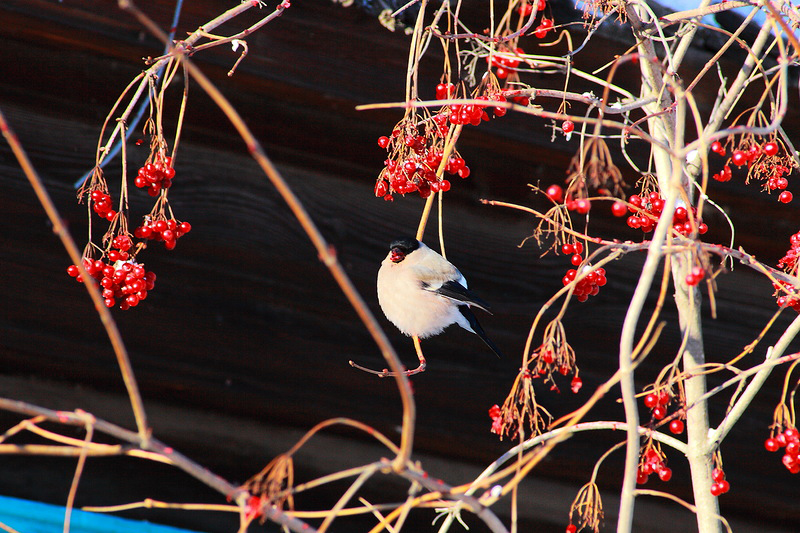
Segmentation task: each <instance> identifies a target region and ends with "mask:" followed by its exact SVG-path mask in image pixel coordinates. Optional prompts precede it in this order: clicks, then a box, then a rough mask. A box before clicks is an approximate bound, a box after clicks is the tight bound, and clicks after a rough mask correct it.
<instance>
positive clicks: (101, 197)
mask: <svg viewBox="0 0 800 533" xmlns="http://www.w3.org/2000/svg"><path fill="white" fill-rule="evenodd" d="M90 198H91V199H92V200H91V201H92V210H93V211H94V212H95V213H97V214H98V215H99V216H101V217H103V218H104V219H106V220H108V221H109V222H111V221H112V220H114V217H115V216H117V212H116V211H114V208H113V206H112V205H111V196H109V195H108V194H106V193H104V192H103V191H101V190H100V189H95V190H93V191H92V192H91V194H90Z"/></svg>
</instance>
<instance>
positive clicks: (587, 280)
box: [561, 265, 607, 302]
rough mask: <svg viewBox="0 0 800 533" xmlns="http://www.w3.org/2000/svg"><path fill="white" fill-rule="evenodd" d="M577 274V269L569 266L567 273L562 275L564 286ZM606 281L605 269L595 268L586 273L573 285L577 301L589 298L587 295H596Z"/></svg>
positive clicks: (588, 266)
mask: <svg viewBox="0 0 800 533" xmlns="http://www.w3.org/2000/svg"><path fill="white" fill-rule="evenodd" d="M585 268H591V266H590V265H587V266H586V267H585ZM577 276H578V271H577V270H575V269H574V268H571V269H569V270H567V273H566V274H565V275H564V278H563V279H562V280H561V281H562V283H563V284H564V285H565V286H566V285H569V284H570V283H572V282H573V281H574V280H575V278H576V277H577ZM606 283H607V280H606V271H605V269H604V268H597V269H595V270H592V271H591V272H589V273H588V274H586V276H584V277H583V279H581V280H580V281H579V282H578V284H577V285H575V289H574V291H573V295H574V296H575V298H576V299H577V300H578V301H579V302H585V301H586V300H588V299H589V296H597V294H598V293H599V292H600V287H602V286H603V285H605V284H606Z"/></svg>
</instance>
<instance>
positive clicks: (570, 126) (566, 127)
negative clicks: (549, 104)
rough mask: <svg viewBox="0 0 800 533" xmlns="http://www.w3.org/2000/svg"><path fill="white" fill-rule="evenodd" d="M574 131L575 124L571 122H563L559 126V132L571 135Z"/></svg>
mask: <svg viewBox="0 0 800 533" xmlns="http://www.w3.org/2000/svg"><path fill="white" fill-rule="evenodd" d="M574 130H575V123H574V122H572V121H571V120H565V121H564V123H563V124H561V131H563V132H564V133H572V132H573V131H574Z"/></svg>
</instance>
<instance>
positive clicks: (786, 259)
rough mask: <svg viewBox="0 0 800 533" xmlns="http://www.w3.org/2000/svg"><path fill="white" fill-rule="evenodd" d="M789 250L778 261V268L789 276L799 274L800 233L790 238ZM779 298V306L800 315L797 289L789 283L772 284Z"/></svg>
mask: <svg viewBox="0 0 800 533" xmlns="http://www.w3.org/2000/svg"><path fill="white" fill-rule="evenodd" d="M789 243H790V246H789V249H788V250H787V251H786V253H785V254H784V256H783V257H781V259H780V260H779V261H778V268H782V269H783V270H784V271H785V272H788V273H789V274H792V275H794V274H796V273H797V265H798V262H797V260H798V258H799V257H800V232H797V233H795V234H794V235H792V236H791V237H789ZM772 286H773V288H774V289H775V293H776V295H779V296H777V304H778V306H779V307H791V308H792V309H794V310H795V311H797V312H798V313H800V295H798V294H797V288H796V287H795V286H794V285H792V284H791V283H789V282H786V281H780V280H776V281H775V282H774V283H773V284H772Z"/></svg>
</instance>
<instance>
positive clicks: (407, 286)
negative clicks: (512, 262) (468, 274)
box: [378, 237, 502, 364]
mask: <svg viewBox="0 0 800 533" xmlns="http://www.w3.org/2000/svg"><path fill="white" fill-rule="evenodd" d="M378 303H379V304H380V307H381V310H383V313H384V314H385V315H386V318H387V319H389V321H390V322H391V323H392V324H394V325H395V326H397V329H399V330H400V331H401V332H402V333H403V334H405V335H408V336H409V337H413V338H414V339H415V343H416V342H418V339H420V338H426V337H431V336H434V335H438V334H439V333H441V332H442V331H444V329H445V328H447V327H448V326H450V325H451V324H458V325H459V326H461V327H462V328H464V329H465V330H467V331H469V332H472V333H475V334H476V335H477V336H478V337H480V338H481V340H483V342H484V343H486V345H487V346H488V347H489V348H491V349H492V351H493V352H494V353H495V354H497V356H498V357H501V356H502V353H501V352H500V350H499V349H498V347H497V345H495V343H494V342H492V340H491V339H490V338H489V337H488V336H487V335H486V332H485V331H484V330H483V328H482V327H481V325H480V324H479V323H478V319H477V318H475V314H474V313H473V312H472V309H471V308H472V307H477V308H479V309H482V310H483V311H486V312H487V313H489V314H491V310H490V309H489V305H488V304H487V303H486V302H484V301H483V300H482V299H481V298H479V297H478V296H477V295H475V294H474V293H473V292H472V291H470V290H469V289H468V288H467V280H466V279H465V278H464V276H463V274H461V272H460V271H459V270H458V269H457V268H456V267H455V266H453V264H451V263H450V262H449V261H448V260H447V259H445V258H444V257H442V256H441V255H440V254H438V253H437V252H435V251H434V250H431V249H430V248H428V247H427V246H426V245H425V243H423V242H421V241H419V240H417V239H415V238H413V237H400V238H397V239H395V240H393V241H392V242H391V244H390V245H389V253H388V255H387V256H386V258H385V259H384V260H383V261H382V262H381V267H380V269H379V270H378ZM420 361H421V362H423V364H424V359H423V358H422V357H421V356H420Z"/></svg>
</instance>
